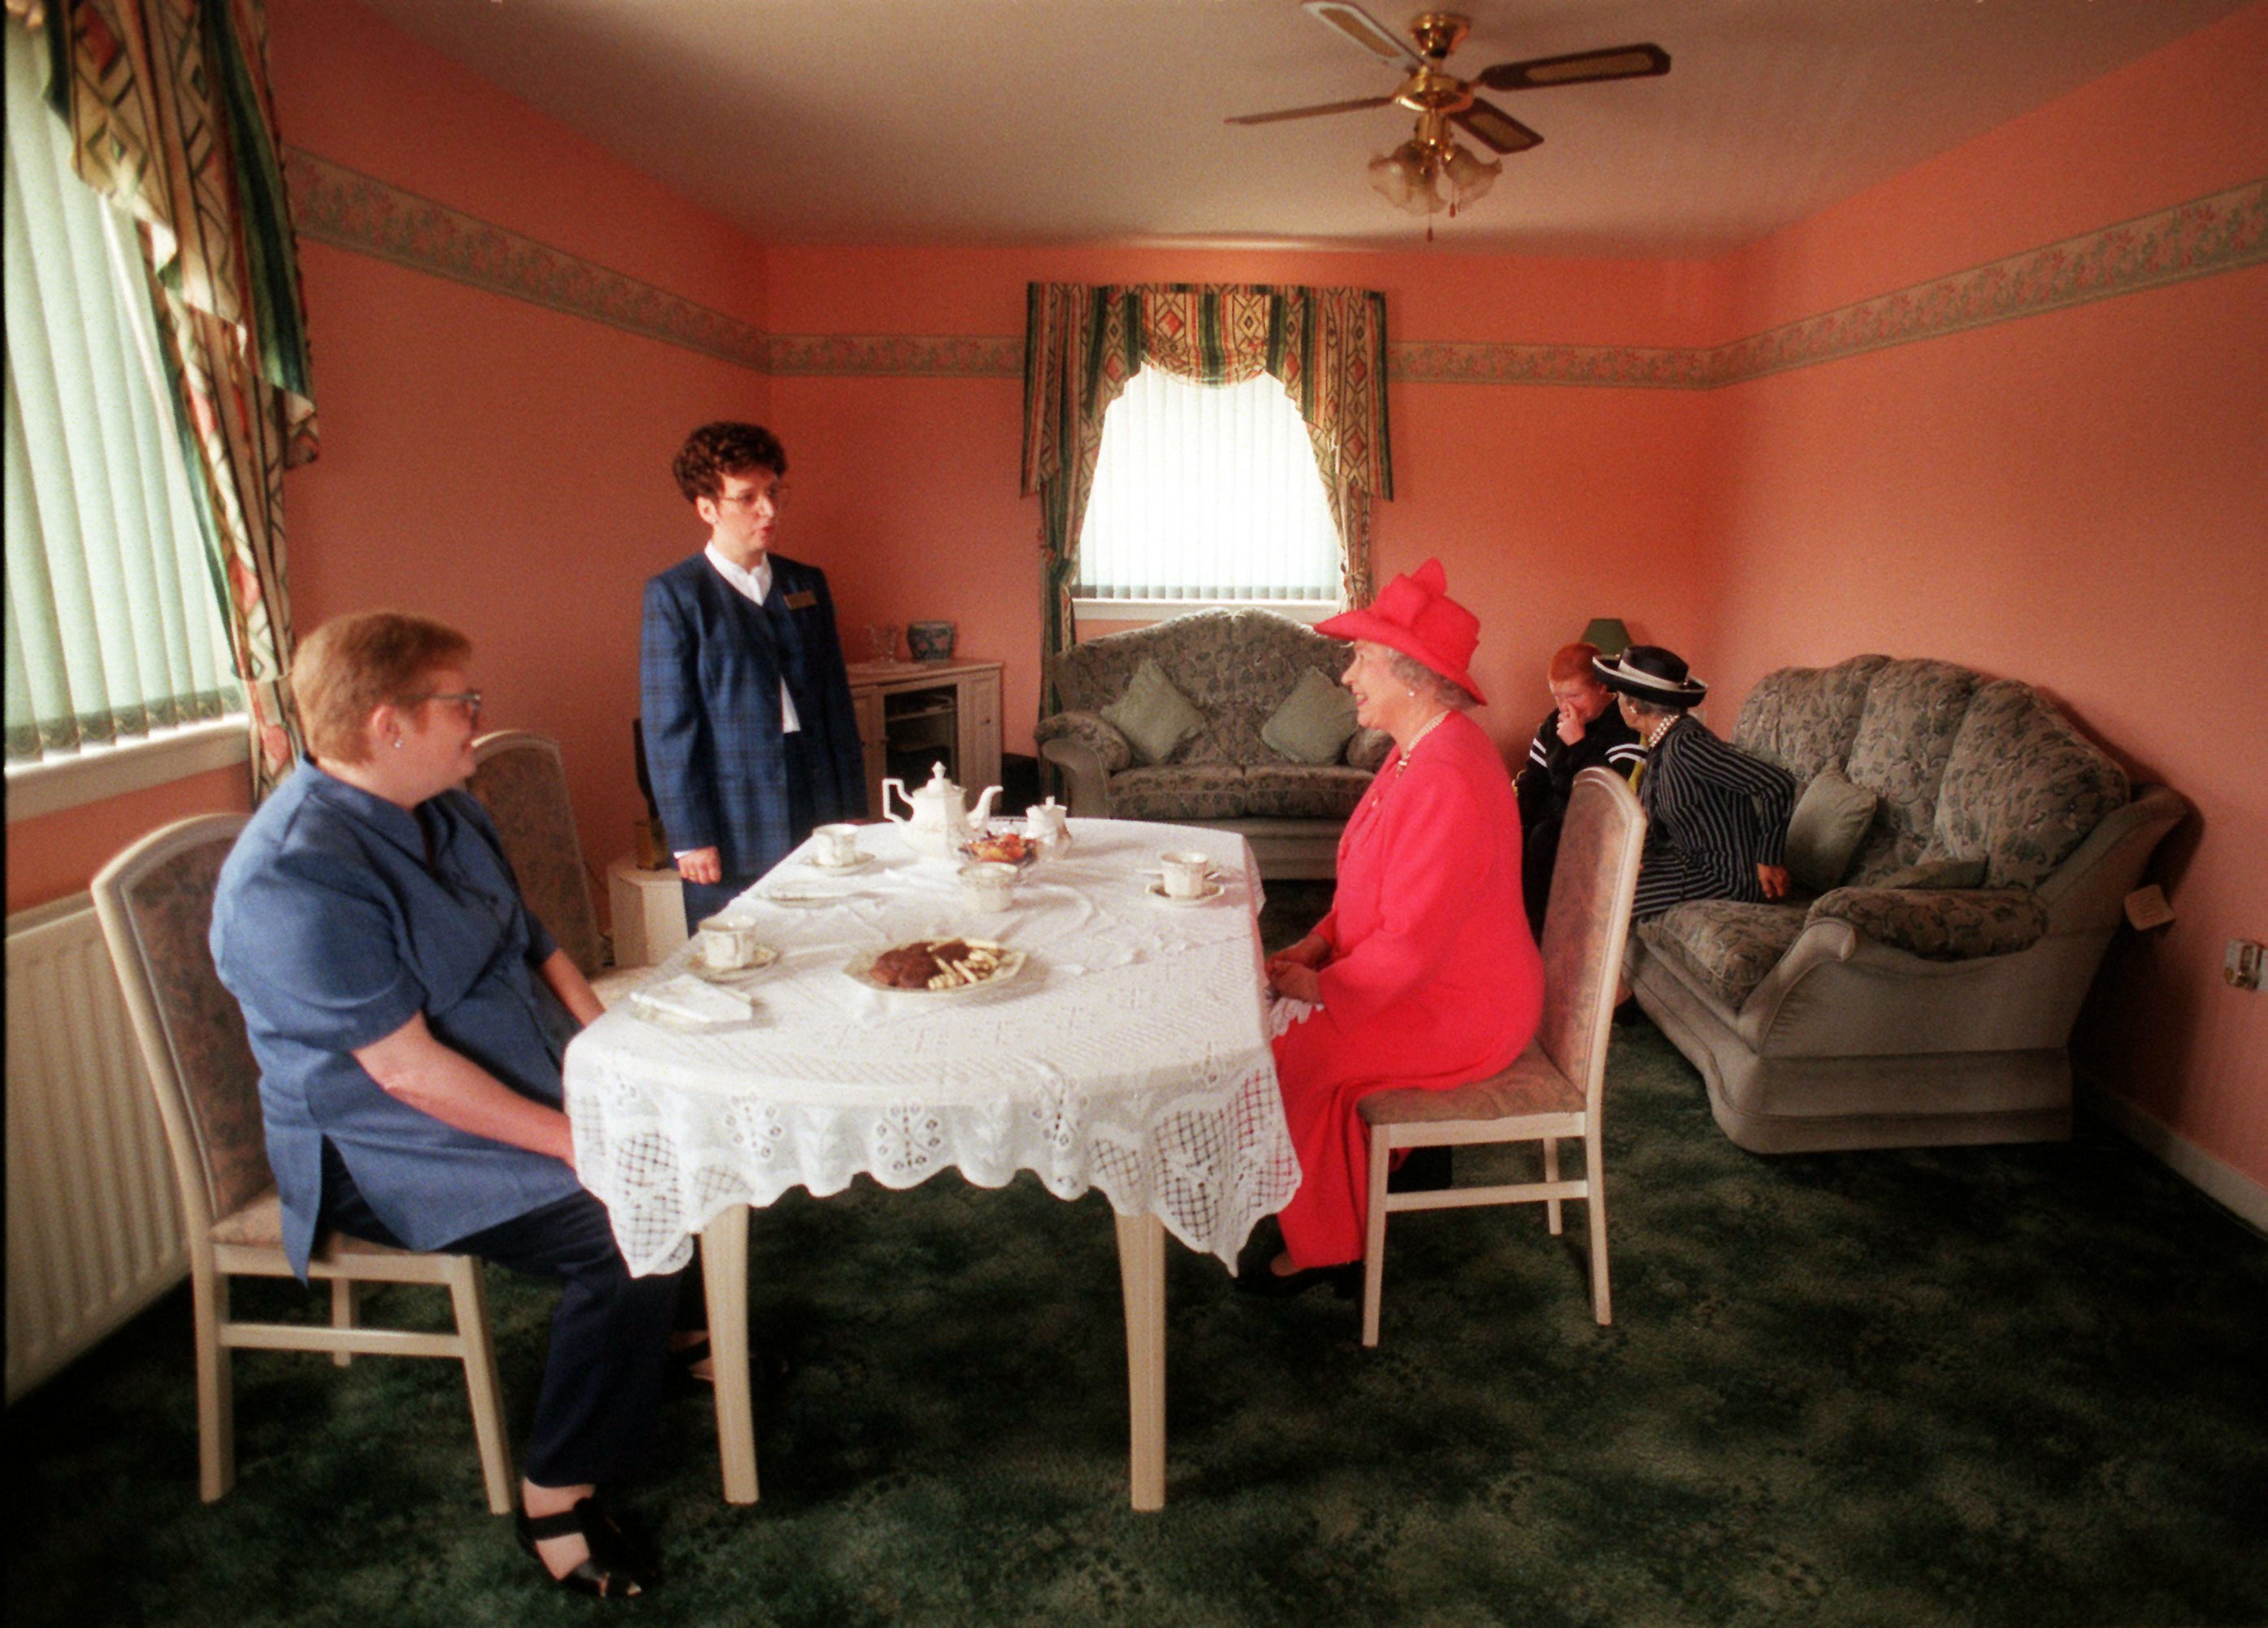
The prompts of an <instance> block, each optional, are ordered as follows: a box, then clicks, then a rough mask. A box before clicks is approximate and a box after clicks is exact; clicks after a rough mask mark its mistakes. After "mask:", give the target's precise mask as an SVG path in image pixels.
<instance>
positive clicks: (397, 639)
mask: <svg viewBox="0 0 2268 1628" xmlns="http://www.w3.org/2000/svg"><path fill="white" fill-rule="evenodd" d="M472 653H473V642H472V641H471V640H470V639H468V638H467V637H465V635H464V634H460V633H459V632H458V631H457V630H456V629H455V628H453V627H448V626H446V625H445V624H443V623H440V622H437V621H432V620H429V619H427V618H425V617H423V616H407V615H404V614H403V613H402V612H399V611H363V612H357V614H355V615H352V616H340V617H334V618H333V619H332V620H329V621H328V622H325V623H324V624H323V625H322V626H321V627H318V628H316V629H315V631H314V632H313V633H312V634H308V635H307V637H306V639H304V640H302V641H301V642H300V644H299V651H298V655H296V656H293V657H292V658H291V693H292V696H293V697H294V699H296V700H298V703H299V721H300V723H301V726H302V727H303V728H304V729H305V730H306V736H307V750H308V751H309V752H312V753H313V754H314V756H316V757H317V758H328V759H331V760H332V761H334V762H336V763H362V762H365V761H367V760H368V759H369V757H370V746H371V743H370V738H369V736H368V733H367V731H366V730H365V725H367V724H368V723H369V722H370V715H371V713H372V711H373V710H374V709H375V708H379V707H380V706H382V705H384V704H385V703H386V702H387V701H397V702H398V701H403V700H408V699H409V696H410V694H411V693H413V692H414V691H415V690H416V686H418V684H419V683H420V682H422V681H423V678H424V677H425V675H426V674H427V673H429V672H431V671H433V670H434V669H435V668H437V667H449V666H455V665H459V664H461V663H463V661H464V660H465V659H466V657H468V656H470V655H471V654H472Z"/></svg>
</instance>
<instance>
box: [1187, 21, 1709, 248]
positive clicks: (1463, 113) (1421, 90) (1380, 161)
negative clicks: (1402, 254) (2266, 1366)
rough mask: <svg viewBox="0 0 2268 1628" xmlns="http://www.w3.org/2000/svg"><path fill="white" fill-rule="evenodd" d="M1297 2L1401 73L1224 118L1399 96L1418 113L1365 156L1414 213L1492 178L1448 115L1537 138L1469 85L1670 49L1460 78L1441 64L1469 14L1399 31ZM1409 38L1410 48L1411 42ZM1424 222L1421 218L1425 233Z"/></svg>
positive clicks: (1634, 69) (1661, 59)
mask: <svg viewBox="0 0 2268 1628" xmlns="http://www.w3.org/2000/svg"><path fill="white" fill-rule="evenodd" d="M1300 10H1302V11H1305V12H1307V15H1308V16H1310V17H1312V18H1314V19H1315V20H1316V21H1317V22H1319V23H1323V24H1325V25H1327V26H1329V27H1330V28H1331V29H1332V30H1333V31H1334V32H1336V33H1338V34H1340V35H1342V36H1344V38H1346V39H1348V40H1352V41H1353V42H1354V43H1355V44H1356V45H1358V46H1360V47H1361V48H1363V49H1364V50H1365V51H1367V52H1369V53H1370V55H1373V56H1374V57H1376V58H1377V59H1378V60H1379V61H1381V62H1385V63H1387V64H1388V65H1389V66H1391V67H1394V68H1396V69H1401V70H1405V71H1407V73H1408V74H1409V77H1407V78H1406V79H1404V80H1403V82H1402V84H1401V86H1400V88H1399V89H1397V90H1395V91H1394V92H1392V93H1391V94H1389V95H1386V96H1365V97H1359V98H1357V99H1355V100H1353V101H1350V102H1324V103H1321V104H1319V105H1318V106H1313V107H1286V108H1284V109H1282V110H1281V111H1279V112H1276V113H1255V114H1243V115H1241V117H1238V118H1233V119H1231V120H1229V121H1227V122H1229V123H1230V124H1275V123H1278V122H1279V121H1283V120H1286V119H1313V118H1317V117H1320V116H1321V115H1322V114H1335V113H1356V112H1359V111H1361V110H1362V109H1364V108H1367V107H1385V106H1390V105H1395V104H1398V105H1400V106H1403V107H1406V108H1408V109H1409V110H1410V112H1412V113H1414V114H1417V115H1418V128H1417V131H1416V133H1415V134H1414V135H1413V136H1411V137H1410V139H1409V140H1408V141H1406V142H1404V143H1402V145H1401V146H1399V147H1397V148H1395V150H1393V151H1392V152H1390V153H1386V154H1383V155H1381V157H1379V158H1373V160H1371V165H1370V182H1371V185H1372V186H1373V187H1377V188H1378V190H1379V191H1380V192H1381V193H1382V194H1385V195H1386V197H1387V198H1388V201H1390V202H1393V203H1395V204H1396V205H1398V206H1399V207H1401V208H1403V209H1408V210H1409V211H1410V213H1412V214H1414V215H1432V214H1433V213H1435V212H1436V211H1438V210H1440V209H1447V210H1448V212H1449V213H1450V214H1451V215H1452V216H1454V215H1455V214H1456V212H1457V210H1458V209H1459V208H1461V207H1462V205H1464V204H1466V203H1469V202H1472V201H1473V200H1474V199H1476V198H1478V197H1479V196H1480V195H1481V194H1483V193H1484V192H1486V191H1487V190H1488V189H1489V187H1491V186H1492V185H1494V184H1495V181H1496V178H1497V173H1498V172H1499V170H1501V169H1502V168H1503V165H1501V164H1500V163H1490V162H1488V161H1486V160H1484V159H1482V158H1476V157H1475V156H1474V155H1473V153H1472V152H1471V150H1469V149H1468V148H1466V147H1464V146H1462V145H1461V144H1459V143H1458V142H1457V140H1456V138H1455V137H1454V136H1452V135H1451V134H1450V133H1449V129H1448V127H1449V126H1450V125H1451V124H1454V125H1456V126H1457V127H1458V128H1460V129H1462V130H1464V131H1465V132H1466V133H1467V134H1468V135H1469V136H1472V137H1473V138H1474V139H1475V140H1476V141H1478V142H1479V143H1481V144H1482V145H1483V146H1485V147H1487V148H1489V149H1491V150H1493V151H1496V152H1499V153H1513V152H1525V151H1526V150H1528V149H1529V148H1530V147H1534V146H1535V145H1537V144H1538V143H1541V142H1542V141H1543V137H1542V136H1539V135H1537V134H1536V133H1535V131H1534V130H1531V129H1529V128H1528V127H1527V126H1526V125H1524V124H1522V123H1521V121H1519V120H1517V119H1515V118H1513V116H1512V115H1511V114H1507V113H1506V112H1505V111H1504V110H1503V109H1502V108H1501V107H1499V106H1496V105H1495V104H1494V103H1492V102H1487V101H1484V100H1482V99H1480V98H1479V97H1478V96H1476V95H1475V94H1474V91H1475V89H1476V87H1478V88H1482V89H1486V90H1491V91H1535V90H1543V89H1544V88H1546V87H1548V86H1550V85H1556V84H1589V83H1590V82H1591V81H1593V80H1597V79H1644V78H1651V77H1654V76H1656V75H1660V74H1666V73H1668V71H1669V53H1668V52H1667V51H1665V50H1663V49H1662V48H1661V47H1660V46H1658V45H1619V46H1611V47H1609V48H1607V49H1605V50H1602V51H1577V52H1575V53H1573V54H1572V55H1567V56H1537V57H1531V58H1528V60H1527V61H1524V62H1499V63H1498V64H1497V65H1496V66H1495V67H1493V68H1484V69H1483V70H1481V71H1480V72H1479V73H1477V74H1476V75H1475V76H1474V77H1472V78H1470V79H1460V78H1458V77H1456V76H1455V75H1454V74H1452V73H1450V72H1448V71H1447V69H1446V68H1445V67H1444V66H1443V64H1444V63H1446V62H1447V61H1448V57H1449V53H1450V52H1452V51H1454V50H1455V49H1456V48H1457V46H1458V45H1459V43H1460V42H1462V40H1463V39H1464V37H1465V35H1466V33H1467V32H1468V31H1469V29H1470V27H1471V19H1469V18H1466V17H1464V16H1462V15H1461V14H1460V13H1458V12H1455V11H1422V12H1420V13H1419V14H1418V16H1416V17H1414V18H1410V37H1409V40H1407V41H1405V40H1403V38H1402V36H1400V35H1399V34H1396V33H1394V31H1393V30H1391V29H1389V28H1388V27H1387V26H1385V25H1384V24H1382V23H1381V22H1380V21H1379V20H1378V19H1377V18H1374V17H1373V16H1372V15H1371V14H1370V13H1369V12H1367V11H1364V10H1363V9H1362V8H1361V7H1360V6H1359V5H1355V4H1351V3H1350V0H1306V4H1304V5H1302V6H1301V7H1300ZM1412 46H1415V47H1416V49H1414V50H1413V49H1412V48H1411V47H1412ZM1431 231H1432V229H1431V227H1430V226H1429V227H1428V228H1427V233H1428V235H1429V236H1430V235H1431Z"/></svg>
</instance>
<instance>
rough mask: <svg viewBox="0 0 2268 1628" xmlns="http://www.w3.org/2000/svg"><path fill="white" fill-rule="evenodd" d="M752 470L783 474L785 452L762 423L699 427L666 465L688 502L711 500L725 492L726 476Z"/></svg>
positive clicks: (727, 421) (730, 422)
mask: <svg viewBox="0 0 2268 1628" xmlns="http://www.w3.org/2000/svg"><path fill="white" fill-rule="evenodd" d="M752 469H769V470H770V471H771V472H772V473H774V474H776V475H784V474H785V473H787V449H786V448H784V447H783V446H782V445H780V444H779V437H778V436H776V435H774V434H772V432H771V431H770V430H769V429H765V428H764V427H763V426H762V424H742V423H736V422H733V421H732V420H730V419H723V420H719V421H718V422H716V423H713V424H703V425H702V426H701V428H700V429H696V430H695V431H694V432H693V433H692V434H691V435H689V436H686V437H685V444H684V445H683V446H681V447H680V448H679V449H678V451H677V458H676V459H675V461H674V462H673V463H672V464H671V465H670V466H669V472H670V473H672V474H674V475H675V476H676V477H677V489H678V490H679V491H681V492H682V493H684V494H685V501H686V502H689V503H695V502H700V501H701V500H702V499H703V498H704V497H706V498H709V499H711V501H714V500H715V499H716V498H718V497H719V496H721V495H723V493H724V490H725V476H726V475H744V474H747V473H748V472H749V471H750V470H752Z"/></svg>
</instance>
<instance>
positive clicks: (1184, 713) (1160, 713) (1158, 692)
mask: <svg viewBox="0 0 2268 1628" xmlns="http://www.w3.org/2000/svg"><path fill="white" fill-rule="evenodd" d="M1102 716H1103V717H1104V719H1106V720H1107V721H1108V722H1109V723H1110V724H1111V725H1112V727H1114V728H1115V729H1116V730H1118V732H1119V733H1120V734H1122V735H1123V736H1124V737H1126V740H1127V744H1129V745H1130V746H1132V747H1133V748H1134V756H1135V758H1136V759H1137V760H1138V761H1139V762H1142V763H1164V762H1166V761H1167V759H1171V758H1172V757H1173V755H1174V754H1175V752H1179V751H1180V750H1181V749H1182V746H1183V745H1185V744H1187V743H1189V741H1191V740H1194V739H1195V738H1196V737H1198V736H1199V735H1202V734H1204V727H1205V720H1204V714H1203V713H1201V712H1199V711H1198V710H1197V708H1194V707H1192V706H1190V705H1189V699H1188V697H1186V696H1184V695H1183V694H1182V693H1181V692H1180V691H1179V690H1177V689H1175V687H1174V681H1173V680H1172V679H1171V678H1167V676H1166V674H1165V671H1164V669H1162V668H1160V666H1159V665H1158V664H1157V663H1156V662H1154V661H1145V662H1144V663H1143V664H1141V665H1140V666H1139V667H1138V668H1136V669H1135V670H1134V677H1133V678H1132V679H1131V680H1130V682H1129V683H1128V684H1127V686H1126V693H1125V694H1123V695H1122V696H1120V697H1119V698H1118V699H1117V700H1115V701H1113V702H1111V703H1110V705H1109V706H1108V707H1105V708H1103V709H1102Z"/></svg>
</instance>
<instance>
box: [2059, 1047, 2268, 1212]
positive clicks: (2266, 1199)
mask: <svg viewBox="0 0 2268 1628" xmlns="http://www.w3.org/2000/svg"><path fill="white" fill-rule="evenodd" d="M2080 1093H2081V1096H2083V1098H2084V1100H2085V1101H2086V1104H2087V1106H2088V1108H2090V1109H2092V1110H2093V1111H2095V1113H2097V1114H2099V1115H2100V1116H2102V1118H2103V1120H2104V1121H2105V1122H2106V1123H2108V1124H2109V1125H2110V1126H2111V1128H2112V1129H2114V1130H2116V1131H2117V1132H2119V1133H2121V1134H2123V1135H2124V1136H2125V1137H2126V1138H2127V1139H2128V1140H2130V1141H2132V1142H2135V1143H2137V1144H2139V1146H2140V1148H2141V1149H2142V1151H2143V1152H2145V1153H2147V1154H2148V1155H2151V1156H2152V1157H2153V1158H2155V1159H2157V1160H2158V1161H2159V1162H2161V1163H2162V1164H2164V1165H2165V1166H2166V1167H2167V1168H2168V1169H2169V1170H2172V1171H2173V1173H2174V1174H2175V1175H2176V1176H2178V1177H2181V1178H2182V1179H2183V1181H2185V1182H2187V1183H2189V1184H2190V1185H2191V1186H2192V1187H2195V1188H2197V1189H2198V1191H2199V1192H2203V1193H2204V1194H2205V1197H2207V1198H2208V1199H2212V1200H2213V1202H2214V1203H2216V1204H2218V1205H2220V1206H2221V1207H2222V1208H2224V1209H2226V1210H2228V1211H2229V1212H2230V1213H2232V1214H2235V1216H2236V1217H2237V1218H2238V1219H2239V1220H2241V1221H2244V1222H2245V1223H2247V1224H2248V1225H2250V1227H2252V1228H2254V1229H2255V1230H2256V1231H2258V1232H2262V1233H2268V1187H2263V1186H2262V1185H2261V1184H2259V1183H2258V1182H2256V1181H2254V1180H2253V1179H2252V1178H2251V1177H2250V1176H2247V1175H2246V1174H2245V1173H2244V1172H2243V1171H2242V1170H2238V1169H2236V1168H2235V1166H2234V1165H2230V1164H2225V1163H2223V1162H2221V1161H2220V1160H2219V1159H2216V1158H2214V1157H2213V1155H2211V1154H2209V1153H2207V1152H2206V1151H2205V1149H2204V1148H2200V1147H2198V1145H2197V1144H2196V1143H2195V1142H2193V1141H2191V1140H2189V1139H2188V1138H2186V1137H2184V1136H2182V1135H2179V1134H2177V1133H2175V1132H2173V1131H2171V1130H2169V1129H2168V1128H2167V1127H2166V1126H2162V1125H2161V1124H2159V1123H2158V1122H2157V1121H2156V1120H2155V1119H2153V1118H2151V1117H2150V1116H2149V1115H2148V1114H2147V1113H2144V1112H2143V1111H2141V1110H2140V1109H2139V1108H2137V1107H2136V1106H2134V1104H2132V1103H2130V1102H2128V1101H2126V1100H2125V1099H2124V1097H2120V1096H2112V1095H2111V1094H2110V1092H2109V1091H2106V1090H2104V1089H2102V1087H2101V1086H2099V1085H2097V1084H2095V1082H2093V1081H2091V1080H2082V1081H2081V1082H2080Z"/></svg>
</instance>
